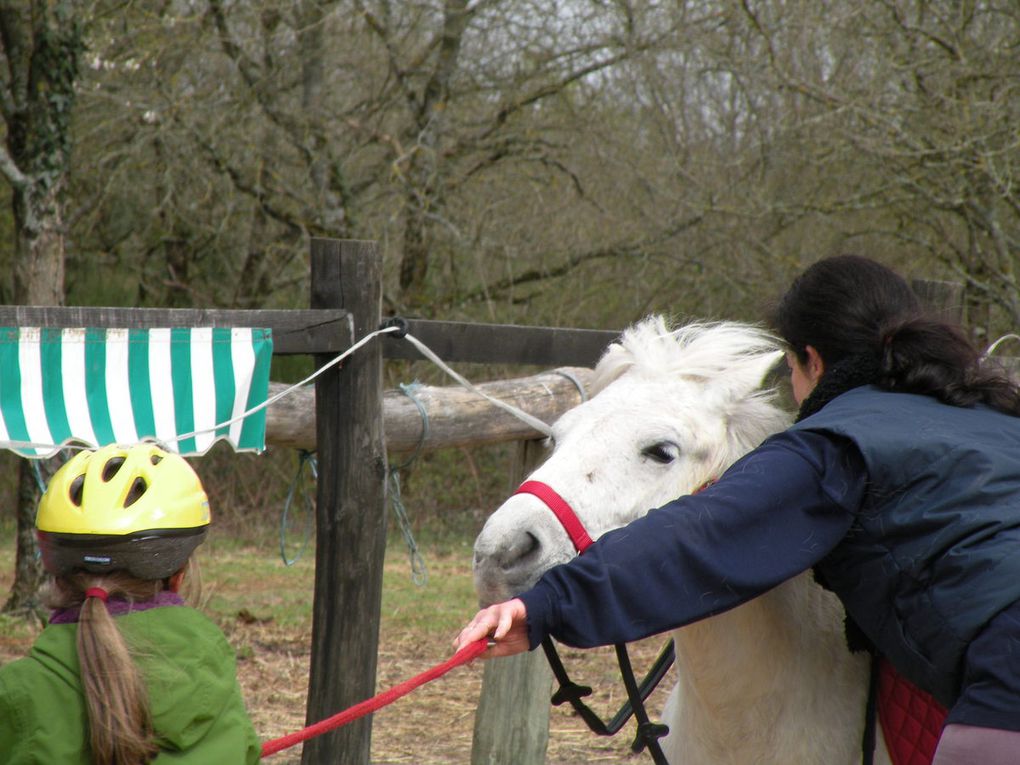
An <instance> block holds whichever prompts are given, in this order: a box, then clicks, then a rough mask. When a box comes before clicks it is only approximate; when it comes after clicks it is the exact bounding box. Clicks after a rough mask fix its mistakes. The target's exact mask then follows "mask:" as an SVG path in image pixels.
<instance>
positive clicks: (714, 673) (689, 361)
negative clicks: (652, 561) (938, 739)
mask: <svg viewBox="0 0 1020 765" xmlns="http://www.w3.org/2000/svg"><path fill="white" fill-rule="evenodd" d="M781 355H782V351H781V350H780V348H779V344H778V342H777V341H776V340H775V339H774V338H772V337H771V336H769V335H768V334H766V333H765V332H763V331H762V330H760V329H757V328H755V327H752V326H748V325H742V324H736V323H719V324H691V325H688V326H685V327H682V328H679V329H675V330H674V329H671V328H670V327H669V326H668V325H667V324H666V322H665V321H664V320H663V319H662V318H661V317H652V318H649V319H646V320H644V321H643V322H641V323H639V324H636V325H635V326H633V327H631V328H630V329H628V330H627V331H626V332H625V333H624V334H623V336H622V337H621V339H620V342H619V343H614V344H613V345H611V346H610V347H609V349H608V350H607V351H606V353H605V355H604V356H603V357H602V359H601V360H600V361H599V363H598V365H597V367H596V369H595V375H594V384H593V388H594V391H595V395H594V396H593V397H592V398H591V399H590V400H589V401H586V402H585V403H582V404H580V405H579V406H577V407H575V408H574V409H572V410H570V411H568V412H567V413H566V414H564V415H563V416H562V417H561V418H560V419H559V420H558V421H557V422H556V423H555V425H554V426H553V437H552V440H553V451H552V454H551V455H550V456H549V458H548V460H547V461H546V462H545V463H544V464H543V465H542V466H541V467H539V468H538V469H537V470H536V471H535V472H534V473H533V474H532V475H531V477H530V479H529V480H537V481H542V482H544V483H546V484H548V485H549V486H551V487H552V488H553V489H555V491H556V492H557V493H558V494H559V495H560V496H561V497H563V499H564V500H566V502H567V503H568V504H570V506H571V507H572V508H573V509H574V511H575V513H576V514H577V516H578V518H579V519H580V520H581V522H582V523H583V524H584V526H585V527H586V529H587V531H588V534H589V535H590V536H591V537H592V538H593V539H594V538H596V537H598V536H599V535H601V534H603V533H605V532H606V531H609V530H611V529H614V528H617V527H619V526H622V525H624V524H626V523H627V522H628V521H631V520H633V519H634V518H637V517H639V516H640V515H643V514H644V513H645V512H647V511H648V510H649V509H650V508H653V507H657V506H659V505H662V504H665V503H666V502H668V501H669V500H671V499H674V498H676V497H678V496H680V495H683V494H688V493H691V492H692V491H695V490H696V489H697V488H698V487H700V486H702V485H703V484H705V483H706V482H707V481H709V480H711V479H714V478H717V477H718V476H719V475H721V474H722V472H723V471H724V470H725V469H726V468H727V467H728V466H729V465H730V464H732V463H733V462H734V461H736V460H737V459H738V458H739V457H740V456H742V455H743V454H745V453H746V452H748V451H750V450H751V449H752V448H754V447H755V446H757V445H758V444H759V443H760V442H761V441H762V440H763V439H764V438H765V437H767V436H768V435H770V434H772V433H774V432H777V431H779V430H781V429H783V428H785V427H786V426H787V425H788V423H789V416H788V414H787V413H785V412H784V411H783V410H782V409H781V408H780V407H779V406H778V404H777V403H776V401H775V394H774V391H771V390H762V384H763V378H764V377H765V375H766V374H767V373H768V372H769V370H770V369H771V368H772V367H773V366H774V365H775V364H776V363H777V362H778V360H779V358H780V357H781ZM574 555H575V551H574V547H573V544H572V543H571V540H570V539H569V537H568V536H567V533H566V532H565V531H564V529H563V527H562V526H561V525H560V523H559V521H557V519H556V517H555V516H554V515H553V513H552V512H551V511H550V510H549V508H548V507H546V506H545V504H544V503H543V502H542V501H541V500H539V499H538V498H537V497H535V496H532V495H530V494H517V495H514V496H512V497H510V498H509V499H508V500H507V501H506V502H505V503H503V505H502V506H501V507H500V508H499V509H498V510H497V511H496V512H495V513H494V514H493V515H492V516H491V517H490V518H489V519H488V521H487V522H486V524H485V527H484V528H483V529H482V532H481V533H480V534H479V536H478V539H477V540H476V542H475V559H474V567H475V585H476V588H477V591H478V594H479V597H480V599H481V601H482V603H483V604H488V603H492V602H497V601H500V600H505V599H507V598H509V597H511V596H512V595H514V594H515V593H517V592H520V591H522V590H524V589H527V588H528V587H529V586H531V585H532V584H533V583H534V582H535V581H537V580H538V578H539V577H540V576H541V574H542V572H544V571H545V570H546V569H548V568H550V567H551V566H554V565H556V564H558V563H562V562H564V561H567V560H569V559H570V558H572V557H573V556H574ZM673 637H674V640H675V643H676V655H677V664H676V666H677V674H678V682H677V685H676V686H675V687H674V688H673V690H672V692H671V693H670V696H669V699H668V701H667V703H666V708H665V710H664V711H663V722H665V723H666V724H667V725H668V726H669V729H670V733H669V735H668V736H667V737H666V738H664V739H663V740H662V747H663V751H664V753H665V755H666V757H667V759H668V760H669V761H670V763H673V765H730V764H732V765H748V763H768V764H769V765H851V764H853V763H860V762H861V739H862V734H863V728H864V712H865V706H866V697H867V685H868V660H867V658H866V657H865V656H863V655H855V654H851V653H850V652H849V651H848V650H847V648H846V641H845V639H844V634H843V609H842V606H841V605H840V603H839V601H838V600H837V599H836V597H835V596H834V595H832V594H831V593H828V592H826V591H824V590H822V589H821V588H820V587H819V586H818V585H817V584H815V582H814V581H813V579H812V576H811V574H810V572H808V573H806V574H801V575H799V576H797V577H794V578H793V579H791V580H789V581H787V582H785V583H784V584H782V585H780V586H778V587H776V588H774V589H773V590H771V591H769V592H768V593H766V594H765V595H762V596H761V597H759V598H757V599H755V600H752V601H750V602H748V603H745V604H744V605H741V606H739V607H737V608H734V609H732V610H731V611H728V612H726V613H723V614H720V615H718V616H714V617H712V618H710V619H706V620H704V621H701V622H698V623H696V624H692V625H690V626H688V627H684V628H682V629H680V630H677V631H676V632H675V633H674V635H673ZM877 739H878V748H879V751H878V752H876V756H875V763H876V764H879V763H886V764H887V763H889V759H888V754H887V753H886V752H885V751H884V744H883V742H882V736H881V735H878V736H877Z"/></svg>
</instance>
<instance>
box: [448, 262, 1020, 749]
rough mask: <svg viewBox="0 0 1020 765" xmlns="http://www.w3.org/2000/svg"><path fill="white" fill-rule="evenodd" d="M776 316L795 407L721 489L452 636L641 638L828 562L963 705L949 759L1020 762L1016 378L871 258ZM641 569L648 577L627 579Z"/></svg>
mask: <svg viewBox="0 0 1020 765" xmlns="http://www.w3.org/2000/svg"><path fill="white" fill-rule="evenodd" d="M772 318H773V323H774V325H775V327H776V329H777V331H778V332H779V334H780V335H781V336H782V337H783V338H784V339H785V340H786V342H787V344H788V346H789V349H788V352H787V363H788V364H789V367H790V378H791V383H792V386H793V394H794V398H795V400H796V401H797V404H798V405H799V406H800V411H799V413H798V417H797V421H796V422H795V424H794V425H793V426H792V427H790V428H789V429H788V430H786V431H784V432H783V433H780V434H777V435H775V436H773V437H771V438H769V439H768V440H766V441H765V442H764V443H763V444H762V445H761V446H760V447H758V448H757V449H755V450H754V451H752V452H751V453H749V454H748V455H746V456H745V457H744V458H743V459H741V460H740V461H738V462H737V463H735V464H734V465H733V466H732V467H731V468H730V469H729V470H728V471H727V472H726V473H725V474H724V475H723V476H722V478H721V479H720V480H719V481H718V482H717V483H715V484H714V485H713V486H711V487H709V488H708V489H706V490H704V491H702V492H700V493H698V494H697V495H692V496H686V497H681V498H680V499H677V500H675V501H673V502H671V503H669V504H667V505H665V506H664V507H662V508H660V509H659V510H657V511H655V512H652V513H649V514H647V515H646V516H644V517H643V518H641V519H639V520H637V521H634V522H633V523H631V524H629V525H628V526H627V527H626V529H625V530H623V529H621V530H618V531H616V532H609V533H607V534H605V535H603V536H602V537H600V538H599V539H598V540H597V541H596V542H595V544H594V545H593V546H592V547H590V548H588V550H587V551H586V552H585V554H584V555H583V556H580V557H578V558H575V559H574V560H573V561H571V562H570V563H568V564H565V565H562V566H557V567H554V568H552V569H550V570H549V571H547V572H546V574H545V575H544V576H543V577H542V579H541V580H540V581H539V582H538V584H536V585H535V587H533V588H532V589H530V590H528V591H527V592H524V593H521V594H520V595H519V596H518V597H517V598H514V599H513V600H510V601H507V602H505V603H500V604H496V605H494V606H490V607H489V608H486V609H483V610H481V611H479V612H478V614H477V615H476V616H475V617H474V619H473V620H472V621H471V622H470V623H469V624H468V625H467V626H466V627H465V628H464V630H463V631H462V632H461V634H460V635H459V636H458V638H457V641H456V642H457V644H458V645H464V644H466V643H469V642H472V641H474V640H477V639H479V638H481V637H485V636H491V637H492V638H493V639H494V640H495V641H496V643H495V646H494V647H492V648H490V649H489V651H488V652H487V653H486V656H487V657H494V656H507V655H512V654H515V653H519V652H520V651H523V650H526V649H529V648H534V647H536V646H537V645H539V644H540V643H541V641H542V640H543V638H545V637H546V636H548V635H551V636H553V637H556V638H557V639H560V640H563V641H564V642H567V643H569V644H571V645H577V646H581V647H587V646H594V645H603V644H607V643H612V642H615V640H614V639H613V638H610V637H609V636H608V634H609V632H610V631H612V632H613V634H614V635H615V636H617V638H618V636H619V634H620V631H621V630H623V631H624V632H628V630H629V634H628V635H627V636H626V638H625V639H627V640H636V639H640V638H643V637H647V636H648V635H652V634H655V633H658V632H664V631H666V630H669V629H674V628H676V627H680V626H682V625H684V624H688V623H690V622H693V621H697V620H698V619H702V618H706V617H708V616H711V615H714V614H716V613H719V612H721V611H724V610H727V609H729V608H732V607H735V606H737V605H739V604H741V603H743V602H745V601H747V600H749V599H751V598H753V597H756V596H757V595H760V594H762V593H764V592H765V591H767V590H769V589H771V588H772V587H774V586H775V585H777V584H779V583H780V582H782V581H785V580H786V579H788V578H790V577H791V576H794V575H795V574H798V573H800V572H802V571H804V570H807V569H809V568H812V567H813V568H814V570H815V574H816V576H817V578H818V579H819V581H821V582H822V583H823V584H824V585H825V586H826V587H828V588H830V589H832V590H833V591H834V592H835V593H836V594H837V595H838V596H839V597H840V599H841V601H842V602H843V604H844V606H845V607H846V610H847V614H848V639H850V640H851V643H852V647H867V648H869V649H870V650H872V651H875V652H877V653H878V654H881V655H883V656H884V657H886V658H887V659H888V660H889V661H890V662H891V663H892V664H893V666H895V668H896V669H897V670H898V671H899V672H900V673H901V674H902V675H903V676H905V677H906V678H907V679H909V680H911V681H912V682H913V683H915V684H916V685H918V686H919V687H920V688H922V689H924V690H925V691H927V692H929V693H930V694H932V695H933V696H934V697H935V698H936V699H937V700H938V701H939V702H941V703H942V704H943V705H944V706H945V707H947V708H948V709H949V715H948V718H947V725H946V727H945V728H944V730H943V734H942V738H941V741H940V743H939V747H938V750H937V752H936V756H935V763H936V764H937V765H951V764H952V765H971V764H973V765H977V764H978V763H980V765H1005V764H1006V763H1018V762H1020V419H1017V416H1018V415H1020V394H1018V391H1017V388H1016V386H1015V385H1013V384H1012V383H1011V382H1010V380H1009V379H1008V378H1007V377H1006V376H1005V375H1004V374H1002V373H1000V372H996V371H994V370H991V369H988V368H985V367H983V366H982V364H981V357H980V354H979V353H978V352H977V351H976V350H975V349H974V347H973V346H972V345H971V344H970V342H969V341H968V340H967V338H966V336H965V335H964V334H963V332H962V331H961V330H960V329H959V328H958V327H956V326H953V325H951V324H948V323H945V322H942V321H939V320H936V319H933V318H931V317H928V316H925V315H924V314H923V313H922V311H921V310H920V307H919V305H918V301H917V298H916V297H915V296H914V294H913V292H912V291H911V289H910V287H909V285H908V284H907V283H906V282H905V281H904V280H903V279H902V278H901V277H900V276H898V275H897V274H896V273H895V272H893V271H891V270H889V269H888V268H886V267H885V266H883V265H881V264H879V263H876V262H875V261H872V260H869V259H867V258H862V257H856V256H849V255H847V256H839V257H834V258H828V259H826V260H822V261H819V262H818V263H815V264H814V265H813V266H811V267H810V268H808V269H807V270H806V271H805V272H804V273H803V274H801V275H800V276H799V277H798V278H797V279H796V280H795V281H794V283H793V284H792V286H791V287H790V289H789V290H788V291H787V293H786V294H785V295H784V296H783V298H782V300H781V301H780V303H779V305H778V306H777V308H776V310H775V312H774V315H773V317H772ZM763 516H767V518H768V521H767V525H771V526H773V527H781V528H784V529H788V530H789V533H788V534H787V535H786V539H788V540H789V544H788V545H785V546H784V545H782V544H780V545H778V546H776V547H774V548H772V549H770V550H769V551H768V554H763V553H762V550H761V545H760V543H759V541H758V539H757V538H756V535H755V529H756V528H759V529H760V528H761V526H762V523H766V522H765V521H763V520H762V518H763ZM705 517H725V518H726V519H727V521H726V522H727V529H728V533H727V534H726V535H725V536H723V535H714V538H711V535H709V536H710V538H706V535H704V534H701V535H698V536H696V537H694V538H696V539H697V542H696V543H695V542H692V541H691V539H692V535H691V534H688V533H685V529H686V528H687V526H688V525H689V524H690V522H691V521H690V519H692V518H705ZM734 519H737V520H734ZM740 519H745V520H746V522H741V520H740ZM804 540H810V542H811V543H810V544H805V543H804ZM695 546H696V549H695ZM634 549H639V550H641V555H639V556H635V555H633V554H632V551H633V550H634ZM695 553H696V554H695ZM689 561H690V562H689ZM635 587H637V588H638V589H640V590H641V591H642V592H643V593H644V594H645V597H642V598H630V597H627V596H626V595H625V593H627V592H634V591H635ZM685 592H686V593H694V595H692V596H691V597H689V598H686V599H685V598H684V596H683V593H685ZM686 601H689V602H686ZM664 603H669V608H662V604H664ZM606 613H612V614H615V615H616V623H615V624H612V625H606V624H604V623H603V622H604V615H605V614H606ZM634 625H638V626H634Z"/></svg>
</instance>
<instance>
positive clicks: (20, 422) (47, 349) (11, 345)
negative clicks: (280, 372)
mask: <svg viewBox="0 0 1020 765" xmlns="http://www.w3.org/2000/svg"><path fill="white" fill-rule="evenodd" d="M272 353H273V342H272V336H271V333H270V330H268V329H245V328H212V327H202V328H193V329H188V328H166V329H92V328H75V329H48V328H39V327H14V328H11V327H7V328H0V446H3V447H6V448H10V449H13V450H15V451H17V452H18V453H19V454H21V455H23V456H26V457H46V456H50V455H52V454H54V453H55V452H57V451H58V450H59V449H60V448H61V446H63V445H66V444H68V443H71V442H78V443H82V444H86V445H89V446H103V445H105V444H110V443H136V442H138V441H144V440H150V441H157V442H159V443H160V444H162V445H163V446H164V447H165V448H167V449H170V450H172V451H177V452H179V453H181V454H202V453H204V452H206V451H207V450H208V449H209V448H210V447H211V446H212V445H213V444H214V443H215V442H216V441H219V440H222V439H227V440H229V441H230V442H231V443H232V444H233V445H234V448H235V449H237V450H239V451H241V450H243V451H261V450H262V449H264V448H265V432H266V420H265V417H266V413H265V409H264V408H262V409H259V410H258V411H257V412H255V413H253V414H250V415H249V416H243V415H244V414H245V413H246V412H248V411H249V410H251V409H253V408H254V407H256V406H258V405H259V404H262V403H263V402H264V401H265V400H266V395H267V392H268V389H269V364H270V359H271V357H272Z"/></svg>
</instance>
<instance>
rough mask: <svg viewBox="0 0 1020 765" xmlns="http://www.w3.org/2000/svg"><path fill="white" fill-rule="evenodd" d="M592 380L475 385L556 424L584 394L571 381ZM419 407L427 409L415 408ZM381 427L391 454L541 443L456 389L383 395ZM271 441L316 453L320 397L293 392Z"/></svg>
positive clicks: (276, 414) (564, 375)
mask: <svg viewBox="0 0 1020 765" xmlns="http://www.w3.org/2000/svg"><path fill="white" fill-rule="evenodd" d="M592 376H593V372H592V370H591V369H586V368H582V367H566V368H563V369H562V371H558V370H553V371H551V372H543V373H541V374H537V375H532V376H530V377H519V378H514V379H510V380H496V381H494V382H488V383H479V384H478V385H477V386H476V387H477V388H478V389H479V390H481V391H483V392H485V393H486V394H488V395H490V396H492V397H493V398H496V399H498V400H500V401H505V402H507V403H508V404H512V405H514V406H516V407H518V408H519V409H523V410H524V411H525V412H527V413H528V414H530V415H532V416H534V417H537V418H538V419H540V420H542V421H543V422H547V423H550V424H551V423H553V422H555V421H556V420H557V419H559V417H560V416H561V415H562V414H563V413H564V412H566V411H567V410H568V409H570V408H572V407H574V406H577V404H579V403H581V401H582V393H581V390H580V389H579V388H578V386H577V384H575V383H574V380H576V381H577V383H579V384H580V385H581V386H582V387H583V388H584V389H585V391H587V390H589V389H590V388H591V379H592ZM287 387H288V386H287V385H284V384H283V383H270V384H269V395H270V396H275V395H277V394H278V393H280V392H281V391H283V390H285V389H286V388H287ZM412 396H413V399H412ZM416 401H417V403H415V402H416ZM419 404H420V405H421V407H422V409H419V408H418V405H419ZM423 410H424V415H423V414H422V411H423ZM383 426H384V431H385V434H386V449H387V451H389V452H391V453H393V452H409V451H412V450H414V449H417V448H419V445H420V447H421V448H422V449H423V450H426V451H428V450H433V449H450V448H460V447H474V446H482V445H486V444H497V443H504V442H506V441H520V440H527V439H533V438H541V437H542V434H541V433H539V432H538V431H536V430H535V429H533V428H532V427H531V426H530V425H528V424H527V423H525V422H522V421H521V420H520V419H518V418H517V417H515V416H514V415H512V414H510V413H509V412H507V411H505V410H503V409H500V408H499V407H497V406H495V405H494V404H491V403H489V401H487V400H486V399H484V398H482V397H481V396H479V395H478V394H477V393H473V392H471V391H469V390H466V389H464V388H462V387H460V386H459V385H458V386H450V387H437V386H432V385H422V386H418V387H416V388H414V389H412V390H411V391H409V392H408V393H404V392H403V391H399V390H388V391H386V392H385V393H384V394H383ZM423 437H424V440H423ZM266 442H267V443H270V444H273V445H275V446H287V447H291V448H295V449H308V450H314V449H315V391H314V390H313V389H312V388H308V387H305V388H299V389H297V390H294V391H291V393H290V394H289V395H287V396H285V397H284V398H281V399H280V400H279V401H277V402H276V403H275V404H273V405H271V406H270V407H269V409H268V410H267V411H266Z"/></svg>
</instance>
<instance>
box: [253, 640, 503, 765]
mask: <svg viewBox="0 0 1020 765" xmlns="http://www.w3.org/2000/svg"><path fill="white" fill-rule="evenodd" d="M487 647H488V640H486V639H485V638H482V639H481V640H477V641H475V642H474V643H471V644H469V645H466V646H464V647H463V648H461V649H460V650H459V651H457V653H455V654H454V655H453V656H451V657H450V658H449V659H447V660H446V661H444V662H442V663H441V664H437V665H436V666H434V667H432V668H431V669H428V670H426V671H424V672H422V673H421V674H420V675H416V676H415V677H412V678H411V679H410V680H405V681H404V682H402V683H400V684H399V685H395V686H393V687H392V688H390V689H389V690H388V691H384V692H383V693H380V694H377V695H376V696H373V697H372V698H370V699H367V700H366V701H362V702H360V703H358V704H355V705H354V706H353V707H349V708H348V709H345V710H344V711H342V712H339V713H337V714H335V715H333V716H332V717H327V718H326V719H325V720H321V721H319V722H317V723H314V724H312V725H309V726H308V727H307V728H302V729H301V730H299V731H295V732H294V733H290V734H288V735H286V736H281V737H280V738H276V739H272V740H270V741H266V742H264V743H263V744H262V757H270V756H271V755H274V754H276V753H277V752H281V751H283V750H284V749H289V748H290V747H292V746H295V745H297V744H300V743H302V742H304V741H307V740H308V739H310V738H314V737H315V736H321V735H322V734H323V733H328V732H329V731H331V730H335V729H336V728H339V727H341V726H343V725H346V724H347V723H350V722H353V721H354V720H357V719H359V718H361V717H364V716H365V715H368V714H371V713H372V712H375V711H377V710H379V709H381V708H382V707H384V706H386V705H387V704H392V703H393V702H394V701H396V700H397V699H399V698H401V697H402V696H406V695H407V694H408V693H410V692H411V691H413V690H414V689H415V688H417V687H419V686H421V685H424V684H425V683H428V682H431V681H432V680H435V679H437V678H439V677H442V676H443V675H445V674H446V673H447V672H449V671H450V670H451V669H455V668H456V667H459V666H460V665H462V664H467V663H468V662H470V661H473V660H474V659H477V658H478V657H479V656H481V655H482V654H483V653H484V652H485V649H486V648H487Z"/></svg>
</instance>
